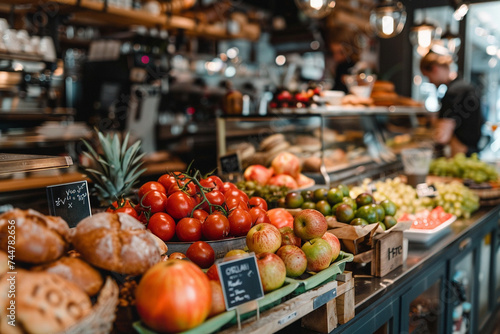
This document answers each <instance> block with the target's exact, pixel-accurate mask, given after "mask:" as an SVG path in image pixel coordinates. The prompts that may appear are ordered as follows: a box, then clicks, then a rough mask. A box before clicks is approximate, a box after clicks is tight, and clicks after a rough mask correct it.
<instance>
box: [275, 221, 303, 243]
mask: <svg viewBox="0 0 500 334" xmlns="http://www.w3.org/2000/svg"><path fill="white" fill-rule="evenodd" d="M279 231H280V233H281V246H285V245H295V246H297V247H300V246H301V245H302V240H301V239H300V238H299V237H298V236H296V235H295V233H293V229H292V228H291V227H289V226H285V227H282V228H280V229H279Z"/></svg>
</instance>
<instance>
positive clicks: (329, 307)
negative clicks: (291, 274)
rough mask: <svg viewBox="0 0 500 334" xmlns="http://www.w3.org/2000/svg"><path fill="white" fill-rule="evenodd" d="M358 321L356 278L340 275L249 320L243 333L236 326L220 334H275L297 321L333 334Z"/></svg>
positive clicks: (316, 329)
mask: <svg viewBox="0 0 500 334" xmlns="http://www.w3.org/2000/svg"><path fill="white" fill-rule="evenodd" d="M352 318H354V278H353V277H352V273H351V272H344V273H343V274H339V275H337V278H336V280H335V281H331V282H328V283H326V284H324V285H321V286H319V287H317V288H315V289H312V290H309V291H307V292H305V293H303V294H300V295H298V296H296V297H293V298H291V299H289V300H287V301H286V302H284V303H282V304H279V305H277V306H275V307H273V308H272V309H270V310H267V311H265V312H263V313H261V314H260V319H259V320H257V319H256V317H252V318H250V319H247V320H245V321H244V322H243V323H242V325H241V330H238V327H237V326H232V327H230V328H227V329H225V330H223V331H222V332H220V333H224V334H230V333H235V332H238V333H255V334H263V333H275V332H277V331H279V330H281V329H283V328H285V327H287V326H289V325H290V324H292V323H293V322H294V321H296V320H299V319H302V320H301V321H302V326H303V327H306V328H308V329H313V330H315V331H318V332H321V333H329V332H330V331H331V330H333V329H334V328H336V327H337V325H338V324H343V323H346V322H347V321H349V320H350V319H352Z"/></svg>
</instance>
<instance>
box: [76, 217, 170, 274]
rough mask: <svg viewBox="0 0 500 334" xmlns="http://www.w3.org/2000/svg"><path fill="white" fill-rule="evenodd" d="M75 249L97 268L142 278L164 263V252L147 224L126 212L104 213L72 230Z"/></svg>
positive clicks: (90, 218) (86, 219)
mask: <svg viewBox="0 0 500 334" xmlns="http://www.w3.org/2000/svg"><path fill="white" fill-rule="evenodd" d="M71 241H72V243H73V246H74V247H75V249H76V251H78V252H79V253H80V254H81V256H82V258H83V259H84V260H85V261H87V262H89V263H91V264H93V265H94V266H96V267H99V268H102V269H107V270H111V271H115V272H117V273H120V274H127V275H139V274H142V273H144V272H145V271H146V270H147V269H149V268H150V267H151V266H153V265H154V264H156V263H158V262H160V260H161V257H160V255H161V253H160V249H159V248H158V245H157V244H156V241H155V239H154V238H153V237H152V236H151V233H149V232H148V231H146V229H145V227H144V225H143V224H142V223H140V222H139V221H138V220H137V219H135V218H133V217H132V216H130V215H128V214H126V213H109V212H102V213H98V214H96V215H94V216H92V217H87V218H85V219H83V220H82V221H81V222H79V223H78V225H77V226H76V227H75V228H74V229H73V230H72V239H71Z"/></svg>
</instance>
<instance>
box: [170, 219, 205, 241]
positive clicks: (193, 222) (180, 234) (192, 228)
mask: <svg viewBox="0 0 500 334" xmlns="http://www.w3.org/2000/svg"><path fill="white" fill-rule="evenodd" d="M202 225H203V224H202V223H201V221H200V220H199V219H196V218H182V219H181V220H179V222H178V223H177V226H176V227H175V234H176V235H177V238H178V239H179V240H180V241H198V240H201V227H202Z"/></svg>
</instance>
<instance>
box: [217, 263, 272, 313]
mask: <svg viewBox="0 0 500 334" xmlns="http://www.w3.org/2000/svg"><path fill="white" fill-rule="evenodd" d="M217 269H218V270H219V277H220V280H221V284H222V292H223V294H224V302H225V303H226V309H227V310H231V309H233V308H235V307H237V306H240V305H242V304H245V303H247V302H249V301H252V300H257V299H260V298H263V297H264V290H263V289H262V283H261V282H260V277H259V269H258V267H257V260H256V258H255V255H253V254H252V255H250V256H247V257H244V258H239V259H235V260H230V261H227V262H220V263H217Z"/></svg>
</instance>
